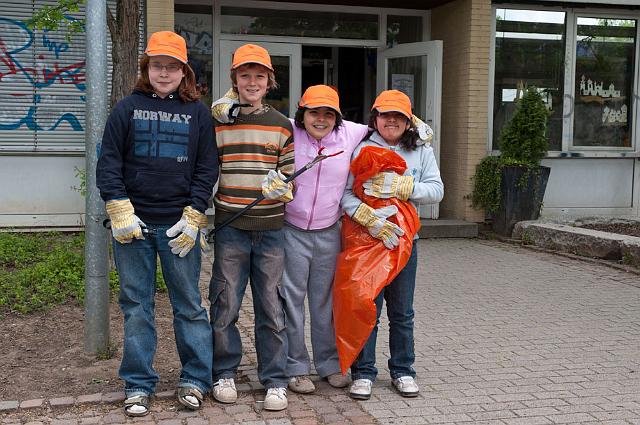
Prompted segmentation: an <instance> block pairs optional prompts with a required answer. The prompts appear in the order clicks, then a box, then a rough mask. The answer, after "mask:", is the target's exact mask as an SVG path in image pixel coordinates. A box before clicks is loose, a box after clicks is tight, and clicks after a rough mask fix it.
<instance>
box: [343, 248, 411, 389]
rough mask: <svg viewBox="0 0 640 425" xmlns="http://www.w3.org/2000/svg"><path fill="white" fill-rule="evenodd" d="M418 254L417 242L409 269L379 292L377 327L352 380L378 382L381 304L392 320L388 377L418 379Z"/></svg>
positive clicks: (404, 270) (357, 364) (357, 361)
mask: <svg viewBox="0 0 640 425" xmlns="http://www.w3.org/2000/svg"><path fill="white" fill-rule="evenodd" d="M417 260H418V250H417V244H416V241H414V242H413V249H412V250H411V256H410V257H409V261H408V262H407V265H406V266H404V268H403V269H402V271H401V272H400V274H398V276H396V278H395V279H393V280H392V281H391V283H390V284H389V285H387V286H386V287H385V288H383V289H382V291H380V294H379V295H378V296H377V297H376V300H375V303H376V314H377V320H376V326H375V327H374V328H373V330H372V331H371V335H369V339H367V342H366V343H365V345H364V347H363V348H362V351H361V352H360V354H359V355H358V358H357V359H356V361H355V362H353V365H351V376H352V378H353V379H370V380H372V381H375V380H376V376H377V375H378V369H377V368H376V339H377V337H378V323H380V320H379V319H380V313H381V312H382V300H383V299H384V300H385V301H386V303H387V316H388V318H389V352H390V353H391V357H390V358H389V363H388V365H389V373H390V374H391V378H392V379H396V378H399V377H401V376H411V377H414V378H415V376H416V372H415V370H413V362H414V361H415V358H416V357H415V352H414V346H413V345H414V344H413V343H414V341H413V316H414V313H413V292H414V290H415V287H416V267H417V263H418V261H417Z"/></svg>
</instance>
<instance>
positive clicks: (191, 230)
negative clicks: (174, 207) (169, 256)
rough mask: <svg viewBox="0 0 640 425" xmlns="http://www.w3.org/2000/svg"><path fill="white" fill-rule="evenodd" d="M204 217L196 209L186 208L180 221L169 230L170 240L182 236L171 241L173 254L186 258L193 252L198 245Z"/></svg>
mask: <svg viewBox="0 0 640 425" xmlns="http://www.w3.org/2000/svg"><path fill="white" fill-rule="evenodd" d="M203 215H204V214H203V213H201V212H200V211H198V210H196V209H195V208H192V207H184V209H183V210H182V217H180V220H179V221H178V222H177V223H176V224H174V225H173V226H171V227H170V228H169V229H168V230H167V236H169V237H170V238H172V237H174V236H178V234H180V235H179V236H178V237H177V238H175V239H171V240H170V241H169V246H170V247H171V252H172V253H174V254H176V255H178V256H179V257H184V256H185V255H187V254H188V253H189V251H191V248H193V247H194V245H195V244H196V238H197V237H198V232H199V231H200V225H201V223H202V222H203V218H202V216H203ZM205 219H206V216H205Z"/></svg>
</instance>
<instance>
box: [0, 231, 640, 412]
mask: <svg viewBox="0 0 640 425" xmlns="http://www.w3.org/2000/svg"><path fill="white" fill-rule="evenodd" d="M419 252H420V254H419V255H420V261H419V262H420V265H419V267H418V279H417V288H416V299H415V310H416V325H415V337H416V357H417V358H416V364H415V368H416V371H417V372H418V383H419V384H420V386H421V393H420V395H419V396H418V397H416V398H413V399H405V398H402V397H400V396H399V395H398V394H397V393H396V392H395V391H394V390H393V389H392V388H391V386H390V378H389V374H388V371H387V369H386V358H387V357H388V346H387V336H388V334H387V329H388V326H387V321H386V318H385V317H384V316H383V318H382V319H381V329H380V332H379V336H378V338H379V343H378V349H377V352H378V366H379V368H380V375H379V377H378V380H377V381H376V383H375V385H374V388H373V395H372V397H371V399H370V400H368V401H360V402H356V401H354V400H351V399H350V398H349V397H348V396H346V391H344V390H338V389H334V388H331V387H330V386H329V385H328V384H327V383H326V382H317V384H318V391H317V392H316V394H312V395H304V396H302V395H297V394H293V393H289V402H290V403H289V408H288V409H287V410H286V411H283V412H266V411H263V410H262V403H261V402H260V401H261V400H262V398H263V394H264V393H263V391H262V389H261V387H260V384H259V383H258V382H257V372H256V362H255V348H254V346H253V344H252V342H251V341H252V340H253V316H252V314H251V307H250V303H249V302H245V303H244V304H243V313H242V315H241V321H240V329H241V333H242V335H243V344H244V347H245V350H246V353H245V357H244V358H243V362H242V365H241V371H240V377H239V380H238V382H239V389H240V390H241V393H240V399H239V401H238V403H237V404H235V405H221V404H219V403H217V402H215V401H213V400H211V398H210V397H209V398H207V400H206V401H205V404H204V406H203V408H202V409H201V410H200V411H197V412H190V411H186V410H183V409H181V408H180V407H179V406H178V405H177V403H176V402H175V401H174V397H173V395H172V394H171V392H165V393H161V394H158V397H157V399H156V400H154V402H153V404H152V412H151V413H150V414H149V415H148V416H146V417H143V418H136V419H132V418H127V417H126V416H124V415H123V412H122V408H121V406H120V403H119V401H120V400H121V398H122V395H121V394H119V393H115V394H113V393H111V394H89V395H84V396H80V397H76V398H75V399H72V400H71V401H70V400H68V399H64V398H58V399H45V400H20V401H12V400H8V401H0V424H3V425H5V424H6V425H13V424H16V425H17V424H29V425H45V424H49V425H93V424H96V425H103V424H122V423H134V424H140V425H143V424H159V425H205V424H239V423H242V424H256V425H257V424H263V425H285V424H294V425H305V424H432V423H433V424H445V425H447V424H480V425H482V424H487V425H489V424H500V425H520V424H521V425H533V424H608V425H614V424H615V425H618V424H638V425H640V276H639V275H637V274H632V273H626V272H624V271H621V270H617V269H612V268H609V267H606V266H603V265H601V264H596V263H589V262H584V261H579V260H576V259H572V258H566V257H561V256H556V255H552V254H547V253H544V252H538V251H533V250H529V249H525V248H521V247H518V246H515V245H508V244H503V243H500V242H496V241H482V240H462V239H460V240H457V239H436V240H428V241H420V242H419ZM209 270H210V269H209V268H205V270H204V274H203V282H205V281H207V280H208V273H209ZM316 378H317V377H316ZM55 404H57V406H54V405H55Z"/></svg>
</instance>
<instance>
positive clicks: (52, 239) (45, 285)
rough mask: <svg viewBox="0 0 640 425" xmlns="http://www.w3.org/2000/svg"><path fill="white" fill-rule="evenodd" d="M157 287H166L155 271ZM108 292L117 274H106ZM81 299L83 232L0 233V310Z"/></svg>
mask: <svg viewBox="0 0 640 425" xmlns="http://www.w3.org/2000/svg"><path fill="white" fill-rule="evenodd" d="M157 281H158V288H159V289H160V290H163V289H166V285H165V283H164V280H163V279H162V273H161V272H159V271H158V272H157ZM109 286H110V288H111V290H112V292H117V291H118V289H119V285H118V275H117V273H116V272H115V271H111V272H110V274H109ZM83 301H84V233H57V232H51V233H10V232H7V233H0V312H2V311H11V312H17V313H31V312H34V311H43V310H47V309H49V308H51V307H53V306H55V305H58V304H62V303H66V302H75V303H77V304H82V303H83Z"/></svg>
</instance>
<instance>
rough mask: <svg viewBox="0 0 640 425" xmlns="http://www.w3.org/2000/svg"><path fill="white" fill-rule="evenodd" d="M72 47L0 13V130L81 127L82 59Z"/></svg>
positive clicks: (61, 40)
mask: <svg viewBox="0 0 640 425" xmlns="http://www.w3.org/2000/svg"><path fill="white" fill-rule="evenodd" d="M74 48H75V52H76V54H75V55H73V54H72V53H73V49H71V46H70V45H69V43H67V42H66V41H65V40H64V38H63V37H60V36H56V35H52V34H51V33H48V32H46V31H42V32H37V33H34V31H32V30H30V29H29V28H27V26H26V25H25V23H24V22H21V21H18V20H14V19H10V18H6V17H2V16H0V130H16V129H20V128H26V129H29V130H32V131H54V130H56V129H59V128H61V127H65V128H69V127H70V128H71V129H72V130H74V131H84V128H83V126H82V123H81V122H82V121H83V119H82V118H81V117H80V115H81V114H83V111H84V100H85V97H84V93H85V61H84V60H78V57H84V55H80V56H79V55H78V54H77V47H74ZM34 52H35V53H34ZM78 100H79V101H78Z"/></svg>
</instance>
